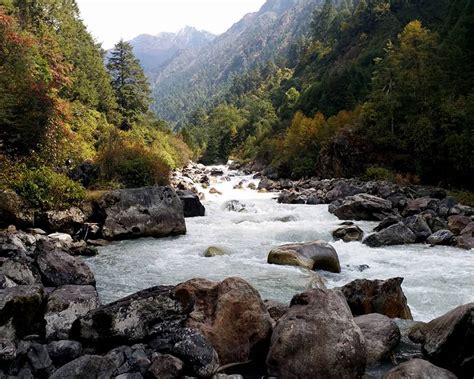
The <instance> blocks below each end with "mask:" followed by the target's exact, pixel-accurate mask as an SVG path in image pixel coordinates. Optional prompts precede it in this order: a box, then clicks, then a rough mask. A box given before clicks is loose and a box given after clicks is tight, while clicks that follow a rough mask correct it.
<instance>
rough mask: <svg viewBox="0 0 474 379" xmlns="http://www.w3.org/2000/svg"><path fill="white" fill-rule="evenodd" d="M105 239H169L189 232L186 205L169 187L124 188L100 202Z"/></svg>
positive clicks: (111, 193)
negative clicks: (184, 208) (185, 215)
mask: <svg viewBox="0 0 474 379" xmlns="http://www.w3.org/2000/svg"><path fill="white" fill-rule="evenodd" d="M98 205H99V209H100V212H101V213H102V215H103V217H104V226H103V229H102V234H103V235H104V237H105V238H106V239H109V240H119V239H130V238H139V237H167V236H171V235H180V234H185V233H186V224H185V221H184V213H183V205H182V203H181V200H180V199H179V197H178V195H176V193H175V192H174V190H173V189H171V188H170V187H156V186H155V187H145V188H134V189H123V190H117V191H112V192H109V193H107V194H105V195H104V196H103V197H102V199H101V200H100V201H99V204H98Z"/></svg>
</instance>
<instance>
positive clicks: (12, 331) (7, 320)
mask: <svg viewBox="0 0 474 379" xmlns="http://www.w3.org/2000/svg"><path fill="white" fill-rule="evenodd" d="M45 298H46V297H45V292H44V288H43V286H42V285H39V284H37V285H30V286H15V287H11V288H5V289H0V335H1V336H2V338H3V339H8V340H10V341H15V340H19V339H22V338H23V337H26V336H29V335H31V334H37V335H40V336H42V335H43V334H44V319H43V315H44V307H45Z"/></svg>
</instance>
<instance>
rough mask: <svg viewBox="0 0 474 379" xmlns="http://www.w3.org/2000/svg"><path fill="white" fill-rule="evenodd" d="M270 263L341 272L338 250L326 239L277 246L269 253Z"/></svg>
mask: <svg viewBox="0 0 474 379" xmlns="http://www.w3.org/2000/svg"><path fill="white" fill-rule="evenodd" d="M268 263H272V264H278V265H290V266H300V267H305V268H308V269H310V270H324V271H329V272H335V273H339V272H341V266H340V263H339V258H338V256H337V252H336V250H335V249H334V247H332V246H331V245H329V244H328V243H327V242H324V241H313V242H308V243H300V244H289V245H283V246H280V247H277V248H275V249H273V250H272V251H270V253H269V254H268Z"/></svg>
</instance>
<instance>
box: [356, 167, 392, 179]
mask: <svg viewBox="0 0 474 379" xmlns="http://www.w3.org/2000/svg"><path fill="white" fill-rule="evenodd" d="M395 178H396V174H395V173H394V172H393V171H391V170H389V169H387V168H384V167H378V166H372V167H369V168H368V169H367V170H366V172H365V175H364V179H365V180H384V181H387V182H395Z"/></svg>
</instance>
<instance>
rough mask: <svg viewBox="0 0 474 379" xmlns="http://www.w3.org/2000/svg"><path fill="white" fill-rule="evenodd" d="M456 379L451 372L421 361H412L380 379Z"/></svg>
mask: <svg viewBox="0 0 474 379" xmlns="http://www.w3.org/2000/svg"><path fill="white" fill-rule="evenodd" d="M407 378H409V379H456V378H457V377H456V375H454V374H453V373H452V372H449V371H447V370H444V369H442V368H440V367H437V366H435V365H433V364H431V363H430V362H428V361H425V360H423V359H418V358H415V359H412V360H410V361H408V362H404V363H402V364H400V365H398V366H397V367H395V368H393V369H391V370H390V371H389V372H387V373H386V374H385V375H384V376H383V377H382V379H407Z"/></svg>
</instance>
